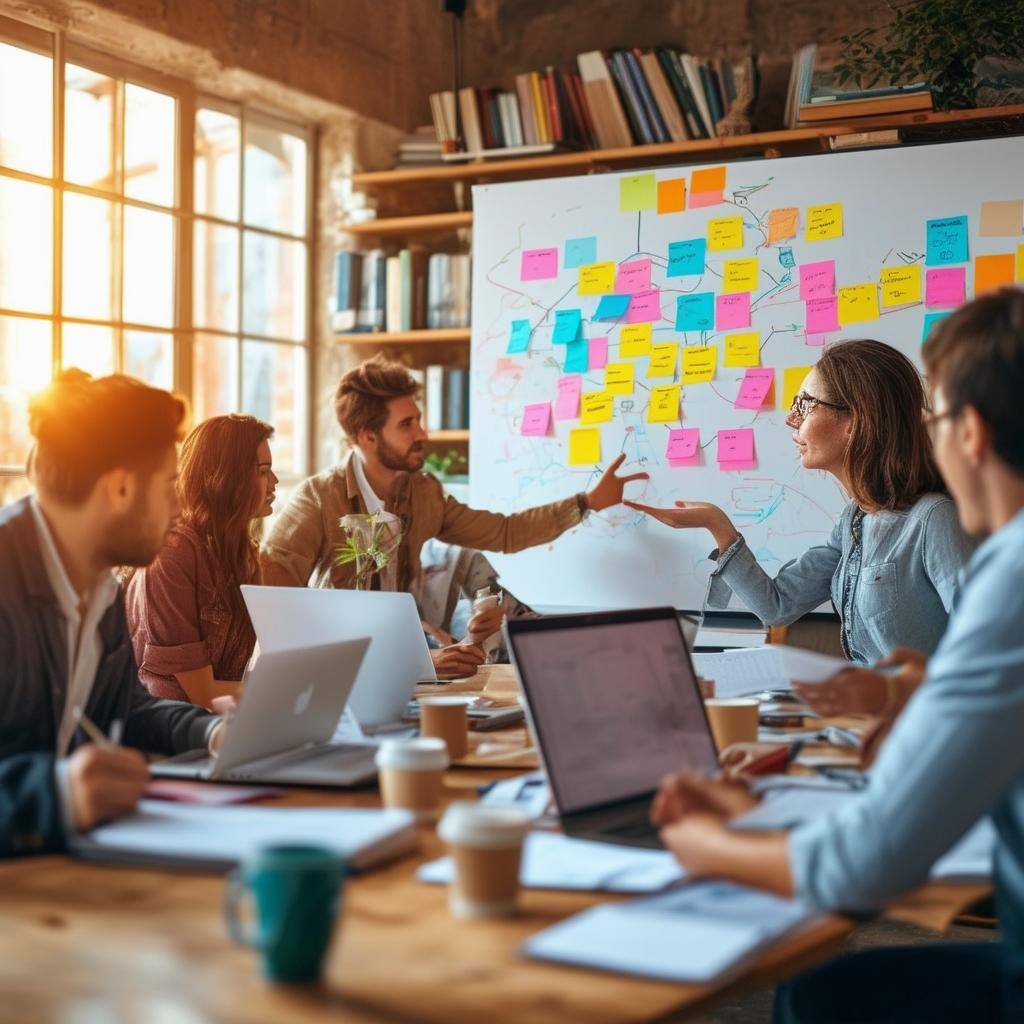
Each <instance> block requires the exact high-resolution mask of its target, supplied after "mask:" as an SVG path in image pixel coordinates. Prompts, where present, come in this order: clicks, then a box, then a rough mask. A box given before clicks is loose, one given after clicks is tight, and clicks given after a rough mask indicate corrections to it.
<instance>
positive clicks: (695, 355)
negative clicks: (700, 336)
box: [683, 345, 718, 384]
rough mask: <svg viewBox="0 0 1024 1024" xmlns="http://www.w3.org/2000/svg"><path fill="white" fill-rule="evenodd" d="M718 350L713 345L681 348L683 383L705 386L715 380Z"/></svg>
mask: <svg viewBox="0 0 1024 1024" xmlns="http://www.w3.org/2000/svg"><path fill="white" fill-rule="evenodd" d="M717 362H718V349H717V348H715V346H714V345H684V346H683V383H684V384H706V383H707V382H708V381H709V380H714V379H715V365H716V364H717Z"/></svg>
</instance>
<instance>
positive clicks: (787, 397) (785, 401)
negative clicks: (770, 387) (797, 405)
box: [781, 366, 811, 409]
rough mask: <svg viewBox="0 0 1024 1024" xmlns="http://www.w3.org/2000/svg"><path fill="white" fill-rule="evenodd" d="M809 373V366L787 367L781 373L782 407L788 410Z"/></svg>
mask: <svg viewBox="0 0 1024 1024" xmlns="http://www.w3.org/2000/svg"><path fill="white" fill-rule="evenodd" d="M810 372H811V367H810V366H787V367H786V368H785V369H784V370H783V371H782V406H781V408H783V409H788V408H789V407H790V406H791V405H792V404H793V399H794V398H796V393H797V392H798V391H799V390H800V385H801V384H803V382H804V377H806V376H807V374H809V373H810Z"/></svg>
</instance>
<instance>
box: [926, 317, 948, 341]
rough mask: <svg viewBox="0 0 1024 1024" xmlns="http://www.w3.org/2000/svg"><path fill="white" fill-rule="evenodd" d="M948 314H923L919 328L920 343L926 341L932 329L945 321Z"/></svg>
mask: <svg viewBox="0 0 1024 1024" xmlns="http://www.w3.org/2000/svg"><path fill="white" fill-rule="evenodd" d="M947 316H949V313H925V315H924V324H923V325H922V327H921V341H922V342H924V341H927V340H928V335H929V334H931V333H932V328H933V327H934V326H935V325H936V324H937V323H938V322H939V321H940V320H945V318H946V317H947Z"/></svg>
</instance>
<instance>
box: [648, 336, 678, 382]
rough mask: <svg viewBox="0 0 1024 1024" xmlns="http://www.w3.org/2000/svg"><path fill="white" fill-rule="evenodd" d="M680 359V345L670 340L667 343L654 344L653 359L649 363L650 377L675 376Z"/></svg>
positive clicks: (652, 349)
mask: <svg viewBox="0 0 1024 1024" xmlns="http://www.w3.org/2000/svg"><path fill="white" fill-rule="evenodd" d="M678 361H679V345H678V344H677V343H676V342H674V341H673V342H670V343H669V344H667V345H654V346H652V348H651V359H650V362H649V363H648V364H647V376H648V377H674V376H675V372H676V363H677V362H678Z"/></svg>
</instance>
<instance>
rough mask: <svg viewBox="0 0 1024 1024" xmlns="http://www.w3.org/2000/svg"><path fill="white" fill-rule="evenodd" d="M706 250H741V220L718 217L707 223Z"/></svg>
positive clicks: (740, 218) (738, 218)
mask: <svg viewBox="0 0 1024 1024" xmlns="http://www.w3.org/2000/svg"><path fill="white" fill-rule="evenodd" d="M708 248H709V249H710V250H711V251H712V252H724V251H725V250H726V249H742V248H743V218H742V217H718V218H716V219H715V220H709V221H708Z"/></svg>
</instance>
